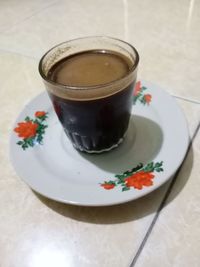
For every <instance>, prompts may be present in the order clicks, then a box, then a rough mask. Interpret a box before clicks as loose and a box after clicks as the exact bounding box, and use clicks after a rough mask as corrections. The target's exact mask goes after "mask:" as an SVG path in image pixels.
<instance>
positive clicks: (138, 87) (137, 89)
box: [133, 81, 141, 96]
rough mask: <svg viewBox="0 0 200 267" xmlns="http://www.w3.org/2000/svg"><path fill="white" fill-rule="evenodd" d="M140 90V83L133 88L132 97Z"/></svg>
mask: <svg viewBox="0 0 200 267" xmlns="http://www.w3.org/2000/svg"><path fill="white" fill-rule="evenodd" d="M140 90H141V82H140V81H139V82H137V83H136V85H135V88H134V91H133V95H134V96H136V95H138V94H139V92H140Z"/></svg>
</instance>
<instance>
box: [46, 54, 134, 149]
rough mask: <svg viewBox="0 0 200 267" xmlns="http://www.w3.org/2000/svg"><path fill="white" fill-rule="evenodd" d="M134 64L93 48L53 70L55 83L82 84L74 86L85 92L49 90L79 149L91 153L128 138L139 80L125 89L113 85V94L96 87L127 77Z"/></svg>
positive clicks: (51, 78)
mask: <svg viewBox="0 0 200 267" xmlns="http://www.w3.org/2000/svg"><path fill="white" fill-rule="evenodd" d="M131 65H132V64H131V62H130V60H129V59H128V58H126V57H124V56H123V55H121V54H117V53H115V52H112V51H96V50H95V51H92V50H91V51H86V52H82V53H78V54H74V55H72V56H69V57H66V58H64V59H62V60H61V61H59V62H57V63H56V64H55V65H54V66H53V67H52V68H51V69H50V70H49V72H48V79H50V80H52V81H53V82H56V83H57V84H62V85H66V86H73V87H76V86H78V87H82V89H76V88H74V89H72V90H80V91H81V92H80V91H76V92H75V93H76V97H69V96H68V95H67V94H66V95H65V94H64V93H63V94H62V96H60V95H59V94H57V93H56V92H52V91H51V93H50V92H49V95H50V97H51V99H52V102H53V105H54V109H55V111H56V113H57V115H58V118H59V120H60V121H61V123H62V125H63V127H64V130H65V132H66V134H67V136H68V137H69V138H70V139H71V141H72V143H73V144H74V146H75V147H76V148H77V149H79V150H81V151H88V152H92V151H101V150H105V149H109V148H111V147H112V146H114V145H115V144H117V143H119V142H120V141H121V140H122V138H123V137H124V134H125V132H126V130H127V128H128V123H129V118H130V114H131V108H132V94H133V87H134V82H135V81H133V82H130V83H129V84H128V85H127V86H126V87H125V88H117V89H116V90H115V88H114V87H113V88H112V90H110V91H109V94H108V92H107V91H106V89H102V92H101V90H100V91H99V90H96V89H95V86H96V85H102V87H103V85H105V84H108V83H111V82H113V81H116V80H119V79H121V78H123V77H125V76H126V75H127V74H128V73H129V71H130V68H131ZM90 86H94V88H93V89H92V90H93V92H92V97H91V96H90V92H89V91H88V88H90ZM83 90H85V91H84V92H83ZM95 90H96V91H95ZM79 92H80V95H79ZM83 93H84V97H81V96H83ZM86 95H87V97H86ZM77 96H78V97H77Z"/></svg>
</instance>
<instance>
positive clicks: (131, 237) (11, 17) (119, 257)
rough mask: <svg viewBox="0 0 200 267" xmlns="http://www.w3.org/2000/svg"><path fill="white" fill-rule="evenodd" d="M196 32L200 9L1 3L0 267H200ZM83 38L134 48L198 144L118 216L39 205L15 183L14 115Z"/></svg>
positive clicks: (199, 36) (145, 74)
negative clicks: (50, 67) (52, 57)
mask: <svg viewBox="0 0 200 267" xmlns="http://www.w3.org/2000/svg"><path fill="white" fill-rule="evenodd" d="M199 25H200V3H199V2H198V1H195V0H190V1H189V0H183V1H180V0H179V1H164V0H163V1H158V0H156V1H153V2H152V1H148V0H145V1H139V0H133V1H131V0H121V1H120V0H116V1H111V0H103V1H100V0H96V1H92V0H87V1H86V0H83V1H81V0H76V1H69V0H58V1H56V0H55V1H53V0H51V1H46V2H45V1H42V0H37V1H30V0H29V1H16V0H9V1H2V2H0V63H1V64H0V81H1V86H0V114H1V116H0V135H1V138H0V156H1V161H0V170H1V176H0V218H1V221H0V232H1V235H0V266H4V267H18V266H20V267H40V266H48V267H51V266H58V267H68V266H69V267H74V266H81V267H86V266H89V267H90V266H91V267H99V266H101V267H110V266H112V267H128V266H136V267H137V266H138V267H143V266H145V267H146V266H150V267H151V266H154V267H160V266H162V267H168V266H170V267H171V266H175V267H179V266H180V267H188V266H193V267H198V266H200V258H199V255H198V254H199V253H198V252H199V248H200V247H199V244H200V231H199V225H200V219H199V218H200V208H199V201H200V200H199V193H198V192H199V190H198V186H199V183H200V182H199V177H200V176H199V173H200V167H199V164H198V163H199V161H200V145H199V144H200V131H199V124H200V90H199V84H200V76H199V73H200V65H199V62H200V53H199V47H200V31H199ZM85 35H110V36H114V37H118V38H122V39H125V40H127V41H129V42H131V43H132V44H134V45H135V46H136V47H137V49H138V50H139V53H140V57H141V61H140V69H139V78H142V79H144V80H149V81H151V82H153V83H156V84H159V85H160V86H161V87H164V88H166V90H167V91H168V92H170V93H171V94H173V95H175V96H177V102H178V104H179V105H180V106H181V108H182V109H183V112H184V114H185V116H186V119H187V121H188V126H189V132H190V136H191V140H192V142H191V145H190V149H189V152H188V154H187V157H186V159H185V161H184V164H183V166H182V167H181V169H180V170H179V171H178V173H177V174H176V175H175V178H174V179H173V180H170V181H169V182H168V183H167V184H165V185H164V186H162V187H161V188H160V189H158V190H157V191H155V192H153V193H151V194H149V195H147V196H146V197H144V198H142V199H139V200H137V201H132V202H130V203H127V204H123V205H118V206H113V207H101V208H86V207H75V206H70V205H64V204H61V203H56V202H54V201H51V200H47V199H46V198H43V197H41V196H38V195H36V194H34V193H33V191H31V189H30V188H29V187H28V186H27V185H25V184H24V183H23V182H22V181H21V179H20V178H19V177H18V176H17V175H16V174H15V172H14V170H13V168H12V166H11V164H10V162H9V156H8V146H9V134H10V131H11V129H12V127H13V122H14V120H15V118H16V116H17V114H18V113H19V112H20V111H21V109H22V107H23V106H24V104H26V103H27V102H28V101H30V99H31V98H32V97H33V96H35V95H37V94H38V93H40V92H42V91H43V90H44V87H43V84H42V82H41V79H40V77H39V74H38V71H37V65H38V61H39V58H40V56H41V55H42V54H43V53H44V52H45V51H46V50H47V49H49V48H50V47H52V46H53V45H55V44H57V43H59V42H62V41H64V40H68V39H71V38H75V37H80V36H85ZM172 130H173V129H172Z"/></svg>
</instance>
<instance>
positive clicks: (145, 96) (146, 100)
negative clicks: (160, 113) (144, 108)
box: [144, 94, 152, 104]
mask: <svg viewBox="0 0 200 267" xmlns="http://www.w3.org/2000/svg"><path fill="white" fill-rule="evenodd" d="M151 99H152V96H151V95H150V94H146V95H144V100H145V102H146V103H147V104H149V103H150V102H151Z"/></svg>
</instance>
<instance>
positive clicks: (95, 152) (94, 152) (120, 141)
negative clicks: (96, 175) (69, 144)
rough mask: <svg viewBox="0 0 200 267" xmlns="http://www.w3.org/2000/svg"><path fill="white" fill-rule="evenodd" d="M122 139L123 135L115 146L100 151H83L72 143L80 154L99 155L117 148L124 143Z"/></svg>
mask: <svg viewBox="0 0 200 267" xmlns="http://www.w3.org/2000/svg"><path fill="white" fill-rule="evenodd" d="M124 137H125V135H124V136H123V138H120V139H119V141H118V143H117V144H114V145H112V146H111V147H108V148H105V149H101V150H87V149H83V148H82V147H77V146H76V145H75V144H74V143H73V146H74V148H76V149H77V150H79V151H81V152H86V153H89V154H100V153H103V152H108V151H110V150H112V149H114V148H116V147H118V146H119V145H120V144H121V143H122V142H123V141H124Z"/></svg>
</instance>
